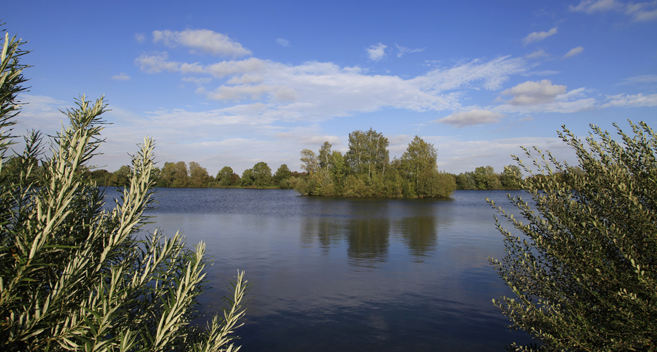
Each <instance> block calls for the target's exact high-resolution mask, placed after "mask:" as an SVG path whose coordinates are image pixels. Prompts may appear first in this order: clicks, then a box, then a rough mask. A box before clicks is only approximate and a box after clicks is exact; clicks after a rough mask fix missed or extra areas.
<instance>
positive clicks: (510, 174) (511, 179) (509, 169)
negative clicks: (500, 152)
mask: <svg viewBox="0 0 657 352" xmlns="http://www.w3.org/2000/svg"><path fill="white" fill-rule="evenodd" d="M521 180H522V171H521V170H520V167H518V165H508V166H505V167H504V172H503V173H502V175H501V176H500V183H502V187H504V188H506V189H518V188H519V187H520V181H521Z"/></svg>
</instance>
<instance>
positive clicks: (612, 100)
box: [602, 93, 657, 108]
mask: <svg viewBox="0 0 657 352" xmlns="http://www.w3.org/2000/svg"><path fill="white" fill-rule="evenodd" d="M607 99H609V102H607V103H606V104H603V105H602V107H603V108H611V107H614V108H636V107H644V106H657V94H650V95H643V94H641V93H639V94H635V95H631V94H618V95H612V96H608V97H607Z"/></svg>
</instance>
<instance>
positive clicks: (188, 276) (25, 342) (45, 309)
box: [0, 35, 247, 351]
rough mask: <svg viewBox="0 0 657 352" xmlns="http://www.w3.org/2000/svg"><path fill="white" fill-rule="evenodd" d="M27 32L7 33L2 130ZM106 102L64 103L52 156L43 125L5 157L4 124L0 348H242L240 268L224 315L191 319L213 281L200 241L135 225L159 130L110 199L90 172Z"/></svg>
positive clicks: (13, 110) (0, 146) (13, 112)
mask: <svg viewBox="0 0 657 352" xmlns="http://www.w3.org/2000/svg"><path fill="white" fill-rule="evenodd" d="M20 44H21V43H20V42H19V41H17V40H16V38H15V37H14V38H12V39H10V38H9V36H8V35H6V36H5V41H4V46H3V51H2V58H1V59H2V63H1V65H2V66H1V67H0V75H1V76H0V82H1V87H0V103H1V110H0V128H2V129H3V130H4V131H3V132H6V131H7V128H9V127H10V126H12V125H13V124H14V123H15V122H14V121H13V118H14V117H16V116H17V114H18V110H17V109H18V105H17V103H16V95H17V93H18V92H20V91H21V90H23V88H22V86H21V83H23V82H24V81H25V79H24V78H23V76H22V69H23V68H24V66H20V65H19V64H18V57H19V56H20V55H21V54H22V52H21V51H20V50H19V46H20ZM106 107H107V106H106V104H105V103H104V102H103V98H100V99H98V100H97V101H96V102H95V104H90V103H89V102H88V101H87V100H86V99H85V97H84V96H83V97H82V98H81V99H79V100H78V101H77V108H76V109H73V110H67V111H66V112H65V114H66V115H67V116H68V118H69V120H70V126H69V127H67V128H65V129H63V130H62V131H61V132H59V133H58V134H57V136H56V137H55V138H53V139H51V148H50V155H51V156H50V157H43V154H42V147H41V145H42V138H41V134H40V133H39V132H32V133H30V134H29V135H28V136H27V137H26V138H25V140H26V147H25V151H24V152H23V154H22V155H17V156H15V158H17V160H18V161H19V163H18V168H19V170H18V171H19V172H14V173H7V172H6V169H5V168H3V167H2V166H4V165H5V163H6V161H7V160H8V157H7V155H6V154H7V152H8V148H9V146H10V145H11V144H12V138H11V136H9V135H8V134H5V133H3V134H2V135H0V221H1V223H2V227H0V350H3V351H27V350H30V351H34V350H53V351H59V350H76V351H77V350H85V351H91V350H93V351H119V350H120V351H137V350H139V351H141V350H149V351H156V350H157V351H162V350H172V349H173V350H190V351H218V350H227V351H229V350H236V348H235V346H234V345H233V344H232V343H231V340H232V339H234V337H231V336H230V335H229V334H230V333H231V332H232V330H233V329H234V328H235V327H237V325H236V324H237V322H238V320H239V319H240V318H241V317H242V316H243V315H244V310H243V309H242V307H241V302H242V299H243V297H244V294H245V291H246V288H247V285H246V282H245V281H244V279H243V273H239V272H238V276H237V280H236V281H235V282H233V283H232V288H233V296H232V298H231V299H229V306H228V307H227V308H226V309H225V310H224V313H223V316H215V317H214V318H213V320H212V322H211V323H210V324H209V325H208V327H207V329H205V330H202V329H200V328H198V327H195V326H192V325H190V322H191V321H192V320H193V319H195V318H198V317H200V316H199V314H198V312H197V308H198V307H197V306H198V303H197V297H198V296H199V295H200V294H201V293H202V292H203V291H204V290H205V289H206V288H207V287H206V283H205V279H204V278H205V274H204V273H203V269H204V267H205V265H206V261H205V260H204V253H205V245H204V244H203V243H200V244H198V245H197V246H196V248H195V251H192V250H190V249H188V248H187V247H186V246H185V241H184V239H183V238H182V236H181V235H180V234H178V233H177V234H176V235H175V236H173V238H170V239H167V238H165V237H163V236H162V235H161V234H160V233H159V232H157V231H155V232H153V233H151V234H147V235H145V236H144V238H143V239H141V240H140V239H139V238H138V237H137V231H138V230H139V229H140V227H141V226H142V225H143V224H144V220H145V219H146V217H145V216H144V211H145V210H146V209H147V208H148V207H149V205H150V204H151V202H152V198H151V196H152V191H151V187H152V186H153V177H152V171H153V167H154V166H153V141H152V140H151V139H146V140H145V141H144V143H143V145H142V146H141V150H140V151H139V152H138V154H137V155H136V156H134V157H133V159H132V165H131V167H129V168H128V169H129V170H128V180H129V182H128V186H127V187H126V188H125V189H124V190H123V195H122V197H121V200H120V201H119V200H117V201H116V203H117V204H116V206H115V207H114V209H112V210H111V211H107V210H104V194H103V191H102V190H101V189H100V188H99V187H96V186H93V185H91V186H90V185H87V184H85V183H84V182H83V181H84V172H83V171H85V170H86V167H85V164H87V162H88V161H89V160H90V159H91V157H92V156H93V155H94V154H96V150H97V148H98V146H99V145H100V143H101V142H102V140H100V139H99V138H98V136H99V133H100V131H101V130H102V124H103V121H102V120H101V118H100V116H101V115H102V114H103V113H104V112H105V111H107V109H106ZM9 131H11V130H9ZM38 170H39V172H37V171H38ZM237 349H238V348H237Z"/></svg>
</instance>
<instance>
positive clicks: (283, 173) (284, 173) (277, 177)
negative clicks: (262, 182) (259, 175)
mask: <svg viewBox="0 0 657 352" xmlns="http://www.w3.org/2000/svg"><path fill="white" fill-rule="evenodd" d="M290 177H292V172H291V171H290V169H289V168H288V167H287V165H286V164H283V165H281V166H280V167H279V168H278V170H276V174H274V177H272V183H273V184H275V185H279V184H280V183H281V181H283V180H286V179H288V178H290ZM281 188H283V187H281ZM287 188H288V187H286V188H283V189H287Z"/></svg>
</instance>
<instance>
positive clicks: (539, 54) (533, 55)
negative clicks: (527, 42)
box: [525, 49, 550, 59]
mask: <svg viewBox="0 0 657 352" xmlns="http://www.w3.org/2000/svg"><path fill="white" fill-rule="evenodd" d="M548 56H550V55H548V54H546V53H545V51H543V49H540V50H536V51H534V52H533V53H531V54H527V55H525V57H526V58H528V59H538V58H541V57H548Z"/></svg>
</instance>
